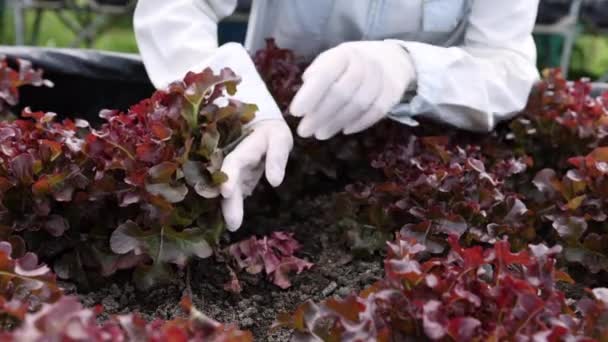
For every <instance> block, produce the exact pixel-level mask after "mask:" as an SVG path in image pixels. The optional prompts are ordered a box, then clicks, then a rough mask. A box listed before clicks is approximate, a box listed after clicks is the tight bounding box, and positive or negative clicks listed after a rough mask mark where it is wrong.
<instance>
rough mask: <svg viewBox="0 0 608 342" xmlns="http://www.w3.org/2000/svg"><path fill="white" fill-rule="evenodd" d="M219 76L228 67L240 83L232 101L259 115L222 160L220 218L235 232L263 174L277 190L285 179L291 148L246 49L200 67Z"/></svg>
mask: <svg viewBox="0 0 608 342" xmlns="http://www.w3.org/2000/svg"><path fill="white" fill-rule="evenodd" d="M205 67H210V68H212V69H213V70H214V71H215V72H219V71H220V70H221V69H222V68H224V67H229V68H231V69H232V70H234V72H235V73H236V74H237V75H239V76H240V77H241V79H242V81H241V83H240V84H239V85H238V87H237V92H236V94H235V95H234V97H233V98H234V99H236V100H239V101H242V102H246V103H255V104H256V105H257V106H258V109H259V110H258V112H257V113H256V114H255V119H254V120H253V122H252V123H251V124H249V125H248V127H247V128H248V129H251V130H252V132H251V133H250V134H249V136H247V137H246V138H245V139H244V140H243V141H241V142H240V143H239V145H238V146H237V147H236V148H235V149H234V150H233V151H232V152H231V153H229V154H228V155H227V156H226V158H225V159H224V163H223V165H222V171H223V172H224V173H225V174H226V175H227V176H228V180H227V181H226V182H225V183H224V184H222V186H221V188H220V191H221V194H222V197H223V199H222V214H223V216H224V221H225V222H226V226H227V228H228V229H229V230H230V231H235V230H237V229H238V228H239V227H240V226H241V223H242V222H243V200H244V199H245V197H247V196H249V195H251V193H252V192H253V189H254V188H255V186H256V185H257V184H258V182H259V181H260V179H261V178H262V175H263V174H264V170H266V179H267V180H268V182H269V183H270V184H271V185H272V186H275V187H276V186H279V185H280V184H281V183H282V182H283V177H284V176H285V168H286V166H287V159H288V158H289V152H291V148H292V146H293V137H292V136H291V131H290V129H289V127H288V126H287V123H285V120H284V119H283V114H282V113H281V110H280V109H279V107H278V106H277V104H276V102H275V101H274V99H273V98H272V95H271V94H270V92H269V91H268V88H267V87H266V84H265V83H264V81H263V80H262V78H261V77H260V75H259V74H258V72H257V70H256V68H255V65H254V64H253V61H252V60H251V57H249V54H248V53H247V51H246V50H245V48H244V47H243V46H242V45H240V44H236V43H228V44H224V45H222V46H221V47H220V48H219V49H218V50H217V51H215V53H214V54H213V55H212V56H211V57H210V58H208V59H207V60H204V61H202V63H201V65H199V66H196V67H194V68H191V70H202V69H204V68H205Z"/></svg>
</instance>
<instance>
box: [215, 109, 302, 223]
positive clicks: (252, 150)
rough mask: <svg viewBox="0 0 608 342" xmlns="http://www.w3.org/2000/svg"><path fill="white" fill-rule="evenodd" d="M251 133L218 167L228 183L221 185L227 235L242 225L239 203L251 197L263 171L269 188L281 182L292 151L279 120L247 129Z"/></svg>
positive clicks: (286, 133) (283, 124) (291, 140)
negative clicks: (220, 167)
mask: <svg viewBox="0 0 608 342" xmlns="http://www.w3.org/2000/svg"><path fill="white" fill-rule="evenodd" d="M251 129H253V132H251V134H250V135H249V136H248V137H247V138H245V139H244V140H243V141H242V142H241V143H240V144H239V145H238V146H237V147H236V148H235V149H234V151H232V152H231V153H230V154H228V156H226V159H224V164H223V165H222V171H223V172H224V173H225V174H226V175H228V181H226V182H225V183H224V184H222V186H221V188H220V190H221V193H222V197H223V198H224V199H223V200H222V212H223V215H224V220H225V221H226V225H227V227H228V229H229V230H230V231H235V230H237V229H238V228H239V227H240V226H241V223H242V222H243V200H244V199H245V197H247V196H249V195H251V193H252V192H253V190H254V188H255V186H256V185H257V184H258V182H259V181H260V179H261V178H262V174H263V173H264V170H265V171H266V179H267V180H268V183H270V185H272V186H274V187H277V186H279V185H280V184H281V183H282V182H283V178H284V176H285V168H286V167H287V159H288V158H289V152H290V151H291V148H292V147H293V137H292V135H291V131H290V129H289V127H288V126H287V124H286V123H285V121H284V120H283V118H280V119H273V120H264V121H261V122H257V123H254V124H253V125H252V126H251Z"/></svg>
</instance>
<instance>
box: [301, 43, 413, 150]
mask: <svg viewBox="0 0 608 342" xmlns="http://www.w3.org/2000/svg"><path fill="white" fill-rule="evenodd" d="M302 78H303V80H304V84H303V85H302V88H301V89H300V90H299V91H298V93H297V94H296V96H295V98H294V100H293V102H292V103H291V106H290V112H291V114H292V115H293V116H297V117H303V119H302V121H301V122H300V125H299V126H298V135H300V136H301V137H304V138H307V137H310V136H313V135H314V136H315V138H317V139H319V140H326V139H329V138H331V137H333V136H334V135H336V134H337V133H339V132H340V131H342V132H343V133H344V134H353V133H357V132H360V131H363V130H365V129H367V128H368V127H370V126H372V125H374V124H375V123H376V122H378V121H380V120H381V119H382V118H384V117H385V116H387V115H388V114H389V111H390V110H391V109H392V108H393V107H394V106H395V105H397V104H398V103H399V102H400V101H401V99H402V98H403V96H404V95H405V92H406V90H407V89H408V87H409V86H410V85H411V84H412V83H413V82H415V81H416V71H415V68H414V65H413V62H412V59H411V57H410V55H409V53H408V52H407V51H406V50H405V49H404V48H403V47H402V46H401V45H399V44H397V43H396V42H391V41H362V42H349V43H343V44H341V45H339V46H337V47H335V48H333V49H331V50H328V51H326V52H324V53H322V54H321V55H319V57H317V59H315V61H314V62H313V63H312V64H311V65H310V66H309V67H308V69H307V70H306V71H305V72H304V75H303V76H302Z"/></svg>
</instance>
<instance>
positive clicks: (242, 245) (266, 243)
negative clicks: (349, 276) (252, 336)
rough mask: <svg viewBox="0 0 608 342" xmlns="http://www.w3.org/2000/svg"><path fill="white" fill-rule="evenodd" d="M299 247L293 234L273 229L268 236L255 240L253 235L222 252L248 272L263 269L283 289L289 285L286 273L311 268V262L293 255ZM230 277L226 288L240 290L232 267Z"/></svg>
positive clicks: (257, 272)
mask: <svg viewBox="0 0 608 342" xmlns="http://www.w3.org/2000/svg"><path fill="white" fill-rule="evenodd" d="M299 249H300V244H299V243H298V242H297V241H296V240H295V239H294V238H293V234H289V233H283V232H274V233H272V234H271V235H270V237H266V236H265V237H263V238H262V239H257V238H256V237H255V236H252V237H251V238H249V239H247V240H244V241H241V242H237V243H235V244H233V245H230V246H228V247H227V248H226V250H225V253H226V254H227V255H228V256H229V258H230V259H232V260H233V261H234V264H235V266H236V268H237V269H238V270H245V271H247V273H250V274H259V273H261V272H264V273H265V274H266V275H267V276H268V277H269V278H270V280H271V281H272V283H273V284H275V285H277V286H278V287H280V288H282V289H287V288H289V287H291V282H290V281H289V277H288V276H289V273H290V272H296V273H298V274H299V273H301V272H302V271H304V270H307V269H310V268H311V267H312V266H313V264H312V263H310V262H308V261H306V260H303V259H300V258H298V257H296V256H294V253H295V252H296V251H298V250H299ZM231 273H232V276H233V277H232V279H231V281H230V282H229V283H227V284H226V286H225V288H226V289H227V290H229V291H231V292H237V293H238V292H240V291H241V285H240V282H239V280H238V278H236V274H235V273H234V272H233V271H232V270H231Z"/></svg>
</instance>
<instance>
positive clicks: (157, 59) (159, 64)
mask: <svg viewBox="0 0 608 342" xmlns="http://www.w3.org/2000/svg"><path fill="white" fill-rule="evenodd" d="M236 3H237V0H169V1H168V0H139V1H138V2H137V7H136V8H135V14H134V16H133V27H134V30H135V37H136V39H137V45H138V47H139V53H140V54H141V56H142V59H143V61H144V64H145V66H146V69H147V71H148V75H149V77H150V80H151V81H152V83H153V84H154V86H155V87H156V88H164V87H165V86H167V85H168V84H169V83H171V82H173V81H176V80H178V79H181V78H182V77H183V76H184V75H185V74H186V73H187V72H188V71H191V70H192V69H193V68H196V67H197V66H199V65H200V64H201V62H202V61H203V60H205V59H207V58H209V57H211V56H212V55H213V54H214V53H215V52H216V50H217V49H218V41H217V24H218V22H219V21H220V20H222V19H223V18H224V17H226V16H229V15H230V14H232V12H234V10H235V8H236Z"/></svg>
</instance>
